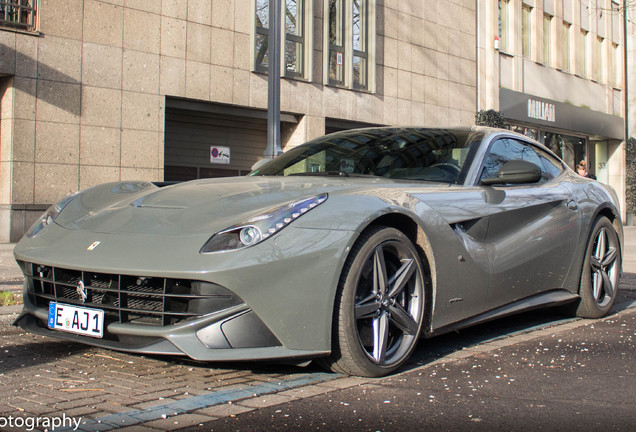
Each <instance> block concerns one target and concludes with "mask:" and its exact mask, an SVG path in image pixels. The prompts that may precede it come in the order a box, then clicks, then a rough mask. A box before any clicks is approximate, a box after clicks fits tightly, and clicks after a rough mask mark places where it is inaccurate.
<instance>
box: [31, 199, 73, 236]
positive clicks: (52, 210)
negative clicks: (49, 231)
mask: <svg viewBox="0 0 636 432" xmlns="http://www.w3.org/2000/svg"><path fill="white" fill-rule="evenodd" d="M76 196H77V193H74V194H71V195H68V196H67V197H65V198H62V199H61V200H60V201H58V202H57V203H56V204H53V205H52V206H51V207H49V209H48V210H47V211H46V212H44V214H43V215H42V216H40V218H39V219H38V220H37V221H35V223H34V224H33V225H31V228H29V230H28V231H27V232H26V236H27V237H29V238H33V237H35V236H36V235H38V233H39V232H40V231H42V230H43V229H44V228H46V227H47V225H49V224H50V223H52V222H53V221H54V220H55V219H56V218H57V216H58V215H59V214H60V212H61V211H62V209H64V207H66V205H67V204H68V203H70V202H71V201H72V200H73V198H75V197H76Z"/></svg>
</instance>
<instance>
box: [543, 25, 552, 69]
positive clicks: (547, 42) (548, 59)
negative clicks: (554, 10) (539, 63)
mask: <svg viewBox="0 0 636 432" xmlns="http://www.w3.org/2000/svg"><path fill="white" fill-rule="evenodd" d="M543 64H545V65H546V66H550V65H551V64H552V17H551V16H550V15H547V14H544V15H543Z"/></svg>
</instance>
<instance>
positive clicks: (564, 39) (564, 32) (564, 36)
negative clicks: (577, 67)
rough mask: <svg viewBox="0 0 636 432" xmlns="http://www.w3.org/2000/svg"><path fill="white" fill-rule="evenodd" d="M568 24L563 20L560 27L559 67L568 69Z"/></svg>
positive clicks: (564, 69)
mask: <svg viewBox="0 0 636 432" xmlns="http://www.w3.org/2000/svg"><path fill="white" fill-rule="evenodd" d="M570 27H571V26H570V24H568V23H566V22H565V21H564V22H563V27H561V69H562V70H563V71H564V72H569V71H570Z"/></svg>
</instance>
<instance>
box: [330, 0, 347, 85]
mask: <svg viewBox="0 0 636 432" xmlns="http://www.w3.org/2000/svg"><path fill="white" fill-rule="evenodd" d="M327 18H328V21H329V84H344V57H345V56H344V54H345V53H344V32H345V28H344V27H345V19H344V0H329V10H328V15H327Z"/></svg>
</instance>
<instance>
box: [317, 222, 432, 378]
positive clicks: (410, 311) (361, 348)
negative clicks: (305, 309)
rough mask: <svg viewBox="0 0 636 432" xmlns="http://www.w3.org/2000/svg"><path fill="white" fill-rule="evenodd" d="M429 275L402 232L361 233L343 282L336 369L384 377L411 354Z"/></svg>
mask: <svg viewBox="0 0 636 432" xmlns="http://www.w3.org/2000/svg"><path fill="white" fill-rule="evenodd" d="M424 299H425V277H424V272H423V269H422V263H421V261H420V258H419V254H418V252H417V250H416V249H415V247H414V246H413V244H412V243H411V242H410V241H409V239H408V238H407V237H406V236H405V235H404V234H403V233H401V232H400V231H398V230H396V229H393V228H387V227H378V228H374V229H372V230H370V231H369V232H367V233H365V234H363V235H362V236H361V238H360V239H359V240H358V243H357V244H356V246H355V247H354V249H353V250H352V252H351V254H350V256H349V258H348V259H347V262H346V264H345V268H344V271H343V276H342V277H341V280H340V286H339V289H338V298H337V299H336V311H335V319H334V332H333V339H332V355H331V356H330V357H329V358H327V359H325V361H323V364H326V365H327V366H328V367H329V368H331V369H332V370H336V371H340V372H345V373H349V374H355V375H363V376H381V375H386V374H388V373H391V372H392V371H394V370H395V369H397V368H398V367H400V366H401V365H402V364H403V363H404V362H405V361H406V359H408V357H409V356H410V354H411V352H412V351H413V349H414V347H415V345H416V344H417V340H418V337H419V334H420V330H421V327H422V321H423V317H424V304H425V303H424Z"/></svg>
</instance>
